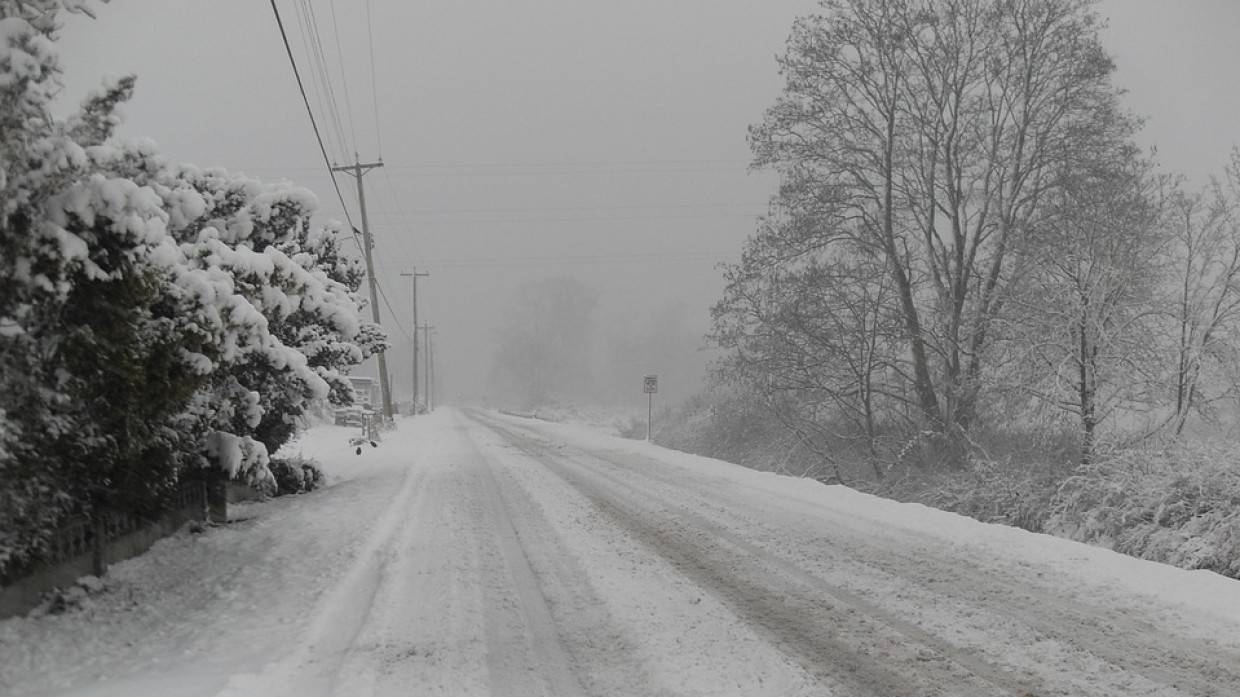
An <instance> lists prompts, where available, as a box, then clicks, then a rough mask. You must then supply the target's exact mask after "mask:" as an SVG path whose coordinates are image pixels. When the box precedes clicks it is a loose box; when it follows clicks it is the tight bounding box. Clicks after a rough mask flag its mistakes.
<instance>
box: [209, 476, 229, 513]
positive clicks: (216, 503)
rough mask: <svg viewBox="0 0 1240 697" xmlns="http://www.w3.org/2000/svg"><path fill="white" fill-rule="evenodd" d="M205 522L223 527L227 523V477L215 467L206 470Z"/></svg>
mask: <svg viewBox="0 0 1240 697" xmlns="http://www.w3.org/2000/svg"><path fill="white" fill-rule="evenodd" d="M206 488H207V522H208V523H214V524H217V525H223V524H225V523H227V522H228V477H226V476H224V473H223V472H221V471H220V470H219V469H218V468H216V467H211V468H209V469H208V470H207V476H206Z"/></svg>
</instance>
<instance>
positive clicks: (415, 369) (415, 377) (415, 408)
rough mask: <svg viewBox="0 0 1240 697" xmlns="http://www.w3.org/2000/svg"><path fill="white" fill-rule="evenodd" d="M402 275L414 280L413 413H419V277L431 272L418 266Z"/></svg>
mask: <svg viewBox="0 0 1240 697" xmlns="http://www.w3.org/2000/svg"><path fill="white" fill-rule="evenodd" d="M400 275H401V276H407V277H408V278H410V279H412V280H413V413H414V414H417V413H418V279H419V278H423V277H426V276H429V275H430V274H429V273H426V272H423V273H418V270H417V268H414V270H413V271H412V272H409V273H406V272H404V271H402V272H401V274H400Z"/></svg>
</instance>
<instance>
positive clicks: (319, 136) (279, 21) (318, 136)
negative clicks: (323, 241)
mask: <svg viewBox="0 0 1240 697" xmlns="http://www.w3.org/2000/svg"><path fill="white" fill-rule="evenodd" d="M271 11H272V12H273V13H274V14H275V16H276V26H278V27H279V28H280V38H281V39H282V40H283V41H284V51H285V52H286V53H288V63H289V65H290V66H292V68H293V77H295V78H297V89H298V91H300V92H301V101H302V102H304V103H305V105H306V115H307V116H309V117H310V127H311V128H313V129H314V139H315V140H316V141H318V143H319V152H320V153H322V154H323V164H324V165H325V166H326V167H327V175H328V176H329V177H331V179H332V186H333V187H334V188H335V189H336V198H338V199H340V207H341V209H343V210H344V217H345V220H347V221H348V222H349V228H350V229H352V228H353V219H352V218H351V217H349V209H348V207H347V206H345V205H344V194H342V193H341V192H340V183H339V182H337V181H336V175H335V173H334V172H332V163H331V158H329V157H328V156H327V147H326V146H324V145H323V135H322V134H321V133H320V132H319V124H318V122H317V121H315V119H314V110H313V109H311V108H310V99H309V97H307V96H306V85H305V83H303V82H302V81H301V71H300V70H298V69H297V60H296V59H295V58H293V48H292V47H291V46H289V43H288V34H287V33H285V31H284V20H282V19H280V8H278V7H276V0H271ZM353 237H354V239H356V238H357V235H356V233H355V234H354V236H353Z"/></svg>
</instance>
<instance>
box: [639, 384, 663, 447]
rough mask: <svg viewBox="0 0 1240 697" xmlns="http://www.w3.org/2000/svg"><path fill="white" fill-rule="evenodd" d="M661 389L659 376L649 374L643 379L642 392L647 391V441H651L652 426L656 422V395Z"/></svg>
mask: <svg viewBox="0 0 1240 697" xmlns="http://www.w3.org/2000/svg"><path fill="white" fill-rule="evenodd" d="M658 391H659V376H658V375H647V376H646V377H645V378H643V379H642V392H645V393H646V442H647V443H649V442H650V433H651V426H652V425H653V423H654V396H655V394H656V393H657V392H658Z"/></svg>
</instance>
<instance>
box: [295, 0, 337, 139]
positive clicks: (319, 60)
mask: <svg viewBox="0 0 1240 697" xmlns="http://www.w3.org/2000/svg"><path fill="white" fill-rule="evenodd" d="M301 4H302V6H304V7H305V15H306V17H307V19H306V21H307V24H308V25H309V26H308V29H307V32H308V36H309V40H308V42H307V43H308V44H309V46H310V49H311V53H312V55H313V60H311V61H310V70H311V74H312V75H314V76H315V77H316V78H317V79H318V81H319V83H320V84H321V85H322V89H323V91H324V92H325V93H326V95H327V104H328V106H329V107H330V108H329V109H326V110H325V111H326V113H327V117H328V119H329V121H330V122H331V124H332V125H333V126H334V127H335V136H336V144H337V146H338V147H339V153H340V155H341V157H344V156H345V154H347V153H348V147H347V144H346V139H345V137H344V128H343V126H342V125H341V123H340V106H339V104H338V103H337V102H336V90H335V89H334V88H333V87H332V79H331V71H330V70H328V68H327V52H326V51H325V50H324V49H323V37H322V35H321V34H320V33H319V18H318V15H316V14H315V12H314V5H312V4H311V3H310V0H301Z"/></svg>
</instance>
